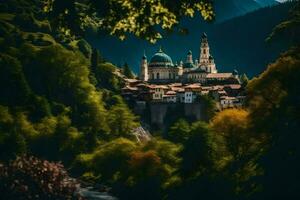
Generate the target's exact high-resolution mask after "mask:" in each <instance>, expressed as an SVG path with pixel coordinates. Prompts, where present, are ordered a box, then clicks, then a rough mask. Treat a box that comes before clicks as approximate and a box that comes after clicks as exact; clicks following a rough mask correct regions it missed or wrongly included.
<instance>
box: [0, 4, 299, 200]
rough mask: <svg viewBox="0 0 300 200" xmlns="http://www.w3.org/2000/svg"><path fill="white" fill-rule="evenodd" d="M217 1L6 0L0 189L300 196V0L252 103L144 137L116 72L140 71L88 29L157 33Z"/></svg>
mask: <svg viewBox="0 0 300 200" xmlns="http://www.w3.org/2000/svg"><path fill="white" fill-rule="evenodd" d="M212 3H213V2H212V1H210V0H202V1H197V0H181V1H174V2H173V1H172V2H170V1H162V0H142V1H130V0H123V1H119V0H100V1H95V0H65V1H59V0H9V1H0V199H6V200H10V199H49V200H50V199H84V197H82V196H81V195H80V194H79V193H78V192H77V187H78V184H79V183H84V184H90V185H97V184H101V185H105V187H107V188H109V189H108V191H109V193H111V194H112V195H113V196H115V197H117V198H118V199H145V200H147V199H149V200H150V199H151V200H153V199H171V200H173V199H174V200H177V199H178V200H179V199H251V200H252V199H253V200H262V199H264V200H268V199H270V200H271V199H277V198H281V199H285V198H287V197H288V199H297V198H299V197H300V193H299V191H300V184H299V177H300V171H299V169H300V147H299V144H298V141H299V139H300V135H299V129H300V79H299V77H300V46H299V44H300V43H299V35H300V26H299V25H300V24H299V22H300V3H299V2H298V1H297V2H295V3H294V6H292V8H291V10H290V13H289V16H288V18H287V19H286V21H283V22H281V23H280V24H278V25H277V26H275V27H274V29H273V32H271V33H270V37H269V38H268V40H270V42H273V43H276V42H278V41H280V42H282V41H285V40H286V39H288V42H289V46H288V48H287V49H286V51H285V52H283V53H282V54H281V55H280V56H279V57H278V58H277V59H276V61H275V62H273V63H270V64H269V65H268V66H266V67H265V71H264V72H263V73H261V74H260V75H259V76H257V77H254V78H253V79H251V80H249V82H248V83H247V87H246V88H247V103H246V106H245V107H244V108H243V109H227V110H224V111H221V112H214V109H213V108H211V112H210V113H211V115H210V119H208V120H207V121H194V122H190V121H187V120H185V119H178V120H177V121H176V122H175V123H173V124H171V125H170V127H169V128H168V131H167V134H166V135H163V136H162V135H161V136H159V135H158V134H153V136H152V137H151V139H150V140H149V141H146V142H139V141H137V140H136V138H135V136H134V135H133V134H132V130H133V129H135V128H137V127H140V126H141V121H140V117H139V116H136V115H135V114H134V113H133V112H132V111H131V109H130V108H129V106H128V105H127V103H126V102H125V101H124V100H123V98H122V97H121V95H120V89H121V88H122V87H123V85H124V80H123V79H122V78H121V76H119V75H118V73H116V72H120V73H122V74H123V75H124V76H127V77H128V78H130V77H132V76H133V74H132V72H131V70H130V68H129V67H128V65H125V66H124V67H123V68H121V69H120V68H118V67H116V66H114V65H113V64H111V63H110V62H109V61H108V60H106V59H105V58H103V56H102V55H101V53H100V52H99V51H98V50H97V49H95V48H93V47H92V46H91V44H89V43H88V42H87V41H86V40H85V39H84V33H85V30H86V29H87V28H89V27H94V28H95V27H96V28H99V29H101V31H105V32H107V34H111V35H115V36H116V37H119V38H120V39H126V37H127V36H128V34H132V35H135V36H136V37H139V38H142V39H145V40H147V41H149V42H156V41H157V40H159V39H160V38H162V37H165V35H166V34H167V33H168V32H169V31H170V30H175V29H176V30H178V31H180V27H178V26H177V24H178V21H180V20H181V19H182V18H183V17H193V16H194V15H195V13H196V12H200V13H201V15H202V17H203V18H204V19H205V20H208V21H209V20H213V19H214V16H215V15H216V14H217V13H214V11H213V9H212ZM291 41H292V42H291Z"/></svg>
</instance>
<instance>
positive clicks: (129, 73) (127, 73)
mask: <svg viewBox="0 0 300 200" xmlns="http://www.w3.org/2000/svg"><path fill="white" fill-rule="evenodd" d="M123 74H124V76H126V77H127V78H134V75H133V73H132V71H131V69H130V67H129V66H128V64H127V63H125V64H124V66H123Z"/></svg>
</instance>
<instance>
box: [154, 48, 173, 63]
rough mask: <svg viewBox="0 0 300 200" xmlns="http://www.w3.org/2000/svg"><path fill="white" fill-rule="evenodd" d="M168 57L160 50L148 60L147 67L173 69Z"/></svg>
mask: <svg viewBox="0 0 300 200" xmlns="http://www.w3.org/2000/svg"><path fill="white" fill-rule="evenodd" d="M173 66H174V65H173V62H172V59H171V57H170V56H168V55H167V54H165V53H164V52H163V51H162V50H161V49H160V50H159V51H158V52H157V53H156V54H154V55H153V56H152V58H151V59H150V63H149V67H173Z"/></svg>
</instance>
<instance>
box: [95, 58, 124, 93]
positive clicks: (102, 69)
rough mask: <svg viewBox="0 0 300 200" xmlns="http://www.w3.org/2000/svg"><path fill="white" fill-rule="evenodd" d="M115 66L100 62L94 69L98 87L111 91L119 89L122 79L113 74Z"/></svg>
mask: <svg viewBox="0 0 300 200" xmlns="http://www.w3.org/2000/svg"><path fill="white" fill-rule="evenodd" d="M115 70H116V67H115V66H114V65H113V64H111V63H107V62H105V63H100V64H98V66H97V68H96V69H95V77H96V79H97V81H98V87H100V88H105V89H108V90H112V91H120V89H121V86H122V84H123V83H122V81H121V80H120V78H119V77H118V76H117V75H116V74H114V72H115Z"/></svg>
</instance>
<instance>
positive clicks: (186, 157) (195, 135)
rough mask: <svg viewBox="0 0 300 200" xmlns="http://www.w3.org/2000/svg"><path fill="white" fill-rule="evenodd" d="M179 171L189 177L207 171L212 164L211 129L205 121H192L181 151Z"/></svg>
mask: <svg viewBox="0 0 300 200" xmlns="http://www.w3.org/2000/svg"><path fill="white" fill-rule="evenodd" d="M182 157H183V161H182V166H181V173H182V175H183V177H185V178H190V177H195V176H201V175H203V173H207V172H208V171H210V170H211V169H212V168H213V167H214V166H213V164H212V160H213V143H212V133H211V129H210V127H209V126H208V124H207V123H205V122H201V121H199V122H194V123H193V124H192V125H191V127H190V133H189V137H188V138H187V140H186V142H184V149H183V151H182Z"/></svg>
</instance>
